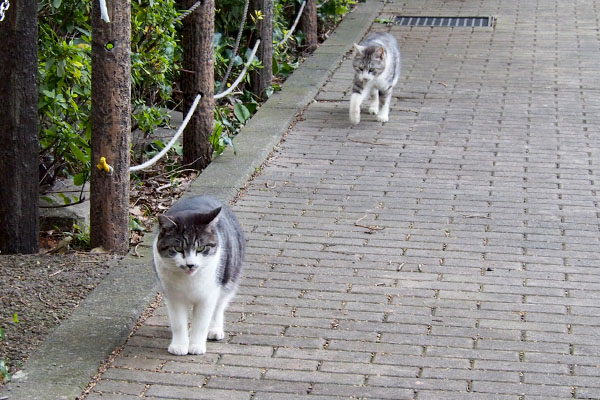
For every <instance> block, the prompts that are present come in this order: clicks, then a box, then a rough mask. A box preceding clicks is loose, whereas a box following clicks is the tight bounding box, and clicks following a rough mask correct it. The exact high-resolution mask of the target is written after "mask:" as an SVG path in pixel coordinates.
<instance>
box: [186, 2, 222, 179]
mask: <svg viewBox="0 0 600 400" xmlns="http://www.w3.org/2000/svg"><path fill="white" fill-rule="evenodd" d="M195 1H196V0H184V1H183V6H184V8H185V9H189V8H190V7H191V6H192V5H194V3H195ZM214 21H215V2H214V0H203V1H202V4H201V5H200V6H199V7H198V8H197V9H196V10H195V11H194V12H192V13H191V14H190V15H188V16H187V17H185V18H184V19H183V70H182V72H181V74H182V78H181V86H182V89H183V108H184V110H183V112H184V114H186V113H187V112H188V110H189V109H190V107H191V105H192V103H193V102H194V99H195V98H196V96H197V95H198V94H199V93H200V94H201V95H202V100H201V101H200V103H199V104H198V107H197V108H196V111H195V112H194V114H193V116H192V118H191V119H190V122H189V123H188V125H187V127H186V128H185V130H184V131H183V162H184V164H186V165H187V164H189V165H191V167H192V168H194V169H197V170H202V169H204V168H206V167H207V166H208V164H210V160H211V158H212V152H213V147H212V144H211V143H210V135H211V134H212V131H213V119H214V116H213V113H214V105H215V101H214V98H213V95H214V69H215V67H214V48H213V46H214V45H213V42H214V35H215V33H214V31H215V22H214Z"/></svg>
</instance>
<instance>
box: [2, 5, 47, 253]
mask: <svg viewBox="0 0 600 400" xmlns="http://www.w3.org/2000/svg"><path fill="white" fill-rule="evenodd" d="M2 3H3V0H0V5H2ZM0 38H1V39H0V55H1V58H2V67H0V93H1V94H2V101H0V126H1V129H0V143H2V145H1V146H0V252H2V254H7V253H36V252H37V251H38V235H39V232H38V231H39V222H38V219H39V218H38V217H39V170H38V165H39V164H38V152H39V147H40V146H39V142H38V126H37V125H38V120H37V101H38V97H37V95H38V93H37V85H36V75H37V68H38V57H37V1H35V0H19V1H11V2H10V7H9V8H8V10H6V11H5V14H4V20H3V21H0Z"/></svg>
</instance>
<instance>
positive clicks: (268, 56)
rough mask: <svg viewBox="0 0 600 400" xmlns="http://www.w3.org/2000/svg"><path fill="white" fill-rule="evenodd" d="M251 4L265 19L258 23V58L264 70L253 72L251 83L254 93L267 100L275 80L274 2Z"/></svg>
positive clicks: (267, 0)
mask: <svg viewBox="0 0 600 400" xmlns="http://www.w3.org/2000/svg"><path fill="white" fill-rule="evenodd" d="M251 4H252V9H253V12H254V11H260V12H261V13H262V15H263V19H261V20H259V21H257V23H258V36H259V39H260V45H259V46H258V51H257V57H258V58H259V59H260V61H261V62H262V65H263V68H261V69H259V70H256V71H252V73H251V75H250V81H251V82H252V84H251V86H252V92H253V93H254V94H255V95H257V96H258V97H260V98H262V99H265V90H266V89H267V88H269V87H270V86H271V81H272V80H273V0H252V3H251ZM252 45H253V46H254V44H252Z"/></svg>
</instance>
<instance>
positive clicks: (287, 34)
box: [276, 0, 306, 47]
mask: <svg viewBox="0 0 600 400" xmlns="http://www.w3.org/2000/svg"><path fill="white" fill-rule="evenodd" d="M305 5H306V0H304V1H303V2H302V5H301V6H300V10H298V15H297V16H296V20H295V21H294V24H293V25H292V27H291V28H290V30H289V31H288V32H287V33H286V34H285V36H284V37H283V39H281V41H280V42H279V43H277V45H276V47H279V46H281V45H283V44H284V43H285V42H287V41H288V39H289V38H290V36H292V34H293V33H294V31H295V30H296V25H298V21H300V17H301V16H302V12H303V11H304V6H305Z"/></svg>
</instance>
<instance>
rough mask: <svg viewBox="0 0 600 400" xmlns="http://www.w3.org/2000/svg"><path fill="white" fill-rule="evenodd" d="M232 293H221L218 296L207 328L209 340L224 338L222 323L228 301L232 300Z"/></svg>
mask: <svg viewBox="0 0 600 400" xmlns="http://www.w3.org/2000/svg"><path fill="white" fill-rule="evenodd" d="M233 295H234V292H222V293H221V295H220V296H219V301H218V302H217V306H216V307H215V312H214V313H213V316H212V320H211V321H210V326H209V328H208V339H209V340H223V339H224V338H225V330H224V329H223V321H224V319H225V309H226V308H227V305H228V304H229V301H230V300H231V299H232V298H233Z"/></svg>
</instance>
